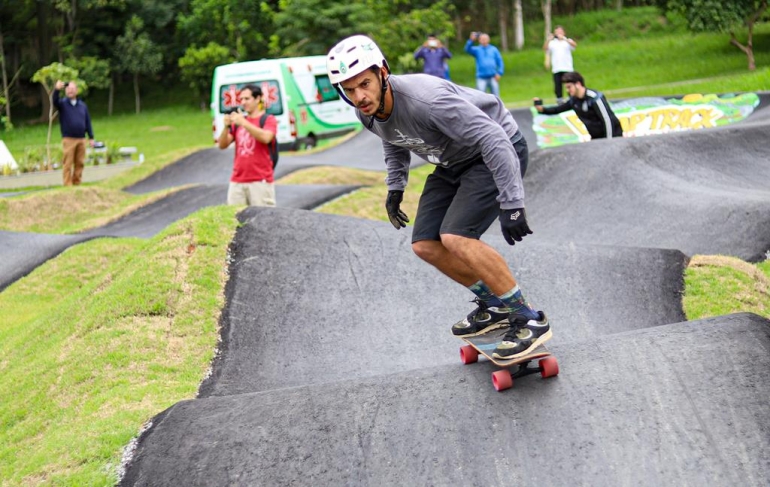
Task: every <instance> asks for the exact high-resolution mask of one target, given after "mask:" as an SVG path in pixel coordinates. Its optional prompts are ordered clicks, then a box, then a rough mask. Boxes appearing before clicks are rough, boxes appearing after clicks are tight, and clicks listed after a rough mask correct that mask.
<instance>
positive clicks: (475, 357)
mask: <svg viewBox="0 0 770 487" xmlns="http://www.w3.org/2000/svg"><path fill="white" fill-rule="evenodd" d="M460 360H462V361H463V363H464V364H465V365H468V364H475V363H476V362H478V361H479V352H477V351H476V349H475V348H473V347H471V346H470V345H464V346H462V347H460Z"/></svg>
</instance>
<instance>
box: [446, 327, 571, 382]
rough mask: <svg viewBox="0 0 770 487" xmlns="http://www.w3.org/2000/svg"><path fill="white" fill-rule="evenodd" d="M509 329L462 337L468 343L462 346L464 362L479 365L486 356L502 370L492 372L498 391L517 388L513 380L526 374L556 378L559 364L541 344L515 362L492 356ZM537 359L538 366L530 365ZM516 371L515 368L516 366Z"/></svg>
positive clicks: (461, 354)
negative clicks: (480, 358)
mask: <svg viewBox="0 0 770 487" xmlns="http://www.w3.org/2000/svg"><path fill="white" fill-rule="evenodd" d="M506 331H508V330H507V328H500V329H498V330H494V331H491V332H489V333H486V334H484V335H479V336H475V337H460V339H462V341H464V342H465V343H467V345H463V346H462V347H460V360H462V362H463V363H464V364H466V365H468V364H473V363H476V362H478V360H479V354H481V355H483V356H485V357H486V358H487V359H489V361H490V362H492V363H493V364H495V365H497V366H498V367H501V369H502V370H497V371H495V372H492V384H493V385H494V386H495V389H496V390H497V391H498V392H501V391H504V390H506V389H510V388H511V387H513V379H517V378H519V377H524V376H525V375H530V374H535V373H537V372H540V375H541V376H542V377H543V378H546V377H554V376H556V375H558V374H559V362H558V361H557V360H556V357H554V356H553V355H552V354H551V352H549V351H548V349H547V348H545V345H540V346H538V347H537V348H536V349H534V350H533V351H532V352H530V353H528V354H527V355H524V356H521V357H517V358H514V359H499V358H494V357H492V352H494V350H495V348H497V345H498V344H499V343H500V342H501V341H503V336H504V335H505V332H506ZM535 360H537V367H530V366H529V364H530V362H533V361H535ZM514 366H515V369H511V367H514Z"/></svg>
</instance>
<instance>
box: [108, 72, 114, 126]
mask: <svg viewBox="0 0 770 487" xmlns="http://www.w3.org/2000/svg"><path fill="white" fill-rule="evenodd" d="M114 101H115V75H114V74H112V73H110V95H109V97H108V98H107V115H108V116H110V117H111V116H112V104H113V102H114Z"/></svg>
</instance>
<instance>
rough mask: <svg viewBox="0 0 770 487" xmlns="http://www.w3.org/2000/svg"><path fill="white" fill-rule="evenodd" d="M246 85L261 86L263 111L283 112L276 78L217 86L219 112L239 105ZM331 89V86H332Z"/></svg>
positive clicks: (274, 113)
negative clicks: (263, 102)
mask: <svg viewBox="0 0 770 487" xmlns="http://www.w3.org/2000/svg"><path fill="white" fill-rule="evenodd" d="M246 85H257V86H259V87H260V88H262V99H263V100H264V101H265V111H266V112H267V113H269V114H271V115H276V116H277V115H281V114H283V100H281V88H280V85H279V84H278V81H276V80H272V79H271V80H264V81H252V82H247V83H233V84H229V85H222V86H220V87H219V113H225V109H226V108H232V107H237V106H238V105H240V103H241V100H240V94H241V89H242V88H243V87H244V86H246ZM332 89H333V88H332Z"/></svg>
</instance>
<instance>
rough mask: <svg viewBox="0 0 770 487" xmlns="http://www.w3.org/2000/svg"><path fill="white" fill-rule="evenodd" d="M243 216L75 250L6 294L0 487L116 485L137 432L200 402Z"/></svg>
mask: <svg viewBox="0 0 770 487" xmlns="http://www.w3.org/2000/svg"><path fill="white" fill-rule="evenodd" d="M236 211H237V208H234V207H226V206H220V207H213V208H206V209H203V210H200V211H198V212H196V213H194V214H192V215H190V216H189V217H187V218H185V219H184V220H180V221H179V222H177V223H175V224H173V225H171V226H170V227H169V228H168V229H166V230H165V231H164V232H162V233H161V234H159V235H157V236H156V237H153V238H151V239H149V240H139V239H99V240H93V241H89V242H86V243H84V244H81V245H77V246H74V247H72V248H70V249H68V250H67V251H65V252H64V253H62V254H61V255H60V256H58V257H57V258H55V259H53V260H51V261H49V262H47V263H46V264H44V265H42V266H41V267H39V268H38V269H36V270H35V271H34V272H32V273H31V274H30V275H29V276H27V277H25V278H23V279H21V280H19V281H18V282H16V283H14V284H13V285H11V286H10V287H8V288H7V289H6V290H5V291H4V292H3V293H0V315H1V316H3V320H2V324H0V357H2V359H0V397H2V398H4V400H3V401H0V465H2V467H0V468H1V471H0V474H1V475H2V484H3V485H31V484H35V485H37V484H41V483H43V484H48V485H51V484H53V485H113V484H114V483H115V481H116V478H117V477H116V475H117V473H116V472H117V469H118V466H119V463H120V458H121V454H122V449H123V447H124V446H125V445H126V444H127V443H128V442H129V440H130V439H131V438H132V437H133V436H135V435H136V434H137V431H138V429H139V427H140V426H141V425H142V424H143V423H144V422H145V421H147V420H148V419H149V418H151V417H152V416H154V415H155V414H157V413H158V412H160V411H162V410H163V409H166V408H168V407H169V406H171V405H173V404H174V403H176V402H178V401H181V400H183V399H189V398H192V397H194V396H195V394H196V391H197V388H198V385H199V384H200V382H201V380H202V379H203V377H204V375H205V373H206V371H207V369H208V367H209V364H210V362H211V359H212V357H213V355H214V351H215V348H216V344H217V339H218V331H217V324H218V319H219V313H220V310H221V308H222V305H223V302H224V298H223V289H224V285H225V281H226V279H227V275H226V261H227V249H228V246H229V244H230V242H231V241H232V238H233V235H234V232H235V229H236V227H237V220H236V219H235V213H236ZM6 398H10V400H7V399H6Z"/></svg>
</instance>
